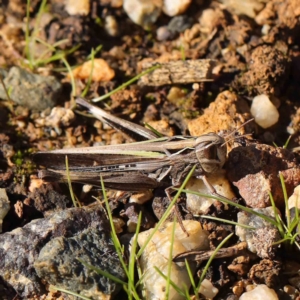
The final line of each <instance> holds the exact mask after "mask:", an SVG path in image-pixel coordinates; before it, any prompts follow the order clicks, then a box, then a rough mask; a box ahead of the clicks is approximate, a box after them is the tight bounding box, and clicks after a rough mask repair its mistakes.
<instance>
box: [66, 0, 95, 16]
mask: <svg viewBox="0 0 300 300" xmlns="http://www.w3.org/2000/svg"><path fill="white" fill-rule="evenodd" d="M65 10H66V11H67V13H68V14H69V15H70V16H74V15H82V16H87V15H88V14H89V12H90V1H89V0H81V1H78V0H65Z"/></svg>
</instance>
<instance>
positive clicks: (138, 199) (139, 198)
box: [129, 190, 153, 204]
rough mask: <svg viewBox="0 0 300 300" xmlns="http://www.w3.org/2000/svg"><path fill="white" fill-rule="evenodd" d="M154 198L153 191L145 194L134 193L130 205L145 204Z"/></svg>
mask: <svg viewBox="0 0 300 300" xmlns="http://www.w3.org/2000/svg"><path fill="white" fill-rule="evenodd" d="M152 197H153V193H152V191H151V190H147V191H145V192H143V193H134V194H132V195H131V196H130V198H129V203H137V204H144V203H146V202H147V201H149V200H150V199H151V198H152Z"/></svg>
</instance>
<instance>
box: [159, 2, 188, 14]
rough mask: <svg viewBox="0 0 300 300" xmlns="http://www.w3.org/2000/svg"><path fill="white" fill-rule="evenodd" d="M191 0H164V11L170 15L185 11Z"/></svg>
mask: <svg viewBox="0 0 300 300" xmlns="http://www.w3.org/2000/svg"><path fill="white" fill-rule="evenodd" d="M191 2H192V1H191V0H164V2H163V11H164V13H165V14H166V15H168V16H170V17H174V16H178V15H180V14H182V13H184V12H185V11H186V10H187V9H188V7H189V6H190V4H191Z"/></svg>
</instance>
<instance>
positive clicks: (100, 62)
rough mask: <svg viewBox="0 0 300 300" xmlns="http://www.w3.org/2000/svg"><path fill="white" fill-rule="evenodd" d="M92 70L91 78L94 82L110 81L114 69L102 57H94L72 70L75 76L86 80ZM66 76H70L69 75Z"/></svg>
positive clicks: (113, 75) (113, 74)
mask: <svg viewBox="0 0 300 300" xmlns="http://www.w3.org/2000/svg"><path fill="white" fill-rule="evenodd" d="M92 71H93V74H92V80H93V81H95V82H102V81H110V80H112V79H113V78H114V77H115V71H114V70H113V69H112V68H111V67H110V66H109V65H108V63H107V62H106V61H105V60H104V59H102V58H95V59H94V60H93V61H92V60H89V61H87V62H85V63H83V64H82V65H81V66H79V67H77V68H75V69H74V70H73V71H72V72H73V76H74V77H75V78H78V79H82V80H87V79H88V78H90V75H91V72H92ZM68 78H70V76H69V75H68Z"/></svg>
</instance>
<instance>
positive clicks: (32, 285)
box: [0, 207, 123, 299]
mask: <svg viewBox="0 0 300 300" xmlns="http://www.w3.org/2000/svg"><path fill="white" fill-rule="evenodd" d="M96 232H97V233H98V234H99V239H100V238H102V242H100V241H99V240H97V242H95V243H94V242H93V241H96V238H95V233H96ZM109 236H110V228H109V225H108V223H107V219H106V216H105V214H104V213H103V211H102V210H101V209H100V208H98V207H86V208H71V209H68V210H64V211H61V212H59V213H55V214H52V215H50V216H49V217H47V218H45V219H37V220H34V221H32V222H30V223H29V224H27V225H26V226H24V227H23V228H17V229H15V230H13V231H11V232H7V233H4V234H2V235H0V276H1V277H2V278H3V280H4V281H5V282H6V283H7V284H9V285H11V286H12V287H13V288H14V289H15V290H16V292H17V293H18V295H19V296H21V297H23V298H24V299H25V298H26V299H28V298H30V297H33V296H35V295H41V294H43V293H45V292H46V288H45V284H46V283H47V282H45V278H40V277H39V276H38V274H37V272H36V270H35V267H34V263H35V261H36V260H37V258H38V256H39V253H40V251H41V249H42V248H43V247H44V246H45V245H46V244H47V243H48V242H49V241H50V242H49V243H54V242H52V241H51V240H52V239H54V240H55V241H57V239H58V238H61V239H62V240H63V241H65V240H64V239H66V240H68V239H71V238H73V240H72V242H73V243H76V242H75V241H76V240H75V238H76V239H78V240H82V243H81V245H85V246H86V245H88V246H89V247H90V246H91V245H94V244H96V243H97V245H99V244H102V245H105V247H104V248H103V249H106V250H107V251H108V253H110V255H109V256H106V255H103V260H106V264H110V262H109V259H110V257H113V261H114V268H115V270H117V269H118V268H120V267H117V266H116V264H115V256H114V254H113V253H114V247H113V246H112V243H111V241H110V239H109ZM84 241H90V242H89V243H87V242H84ZM69 243H71V240H70V242H69ZM77 246H78V247H77V248H76V249H77V251H79V250H78V249H79V243H78V245H77ZM74 247H75V246H74ZM82 247H84V246H82ZM85 249H89V248H85ZM103 249H98V250H99V252H100V251H103ZM65 250H66V251H67V248H66V249H64V250H63V249H62V252H61V253H60V255H62V256H64V254H63V252H64V251H65ZM106 250H105V251H106ZM85 251H86V250H84V249H83V248H82V253H84V252H85ZM43 253H45V250H44V252H43ZM67 253H68V252H67ZM100 253H101V252H100ZM102 254H103V252H102ZM91 255H92V253H91ZM93 255H94V253H93ZM83 257H84V259H88V258H87V255H86V254H84V256H83ZM98 258H99V256H98ZM87 262H90V260H88V261H87ZM65 266H66V267H67V268H71V265H68V266H67V264H66V265H65ZM73 266H75V267H76V266H77V265H76V264H74V265H73ZM95 267H99V265H95ZM78 270H79V269H76V268H75V269H73V270H71V269H69V271H70V274H73V276H74V277H75V278H76V277H77V276H79V274H80V273H79V272H78ZM57 271H59V270H57ZM49 272H50V270H49ZM52 272H53V270H52ZM108 272H109V271H108ZM91 273H92V272H91ZM85 274H86V275H87V274H89V272H88V271H86V273H85ZM121 276H123V275H121ZM84 278H85V281H86V282H89V281H93V279H92V278H91V277H84ZM56 280H57V281H56V283H57V284H58V283H60V282H61V281H62V280H66V279H65V278H64V273H61V274H59V273H57V279H56ZM68 280H69V281H70V282H73V279H72V276H70V277H68ZM102 280H103V279H102ZM104 281H105V280H104ZM51 283H54V284H55V282H54V281H53V282H52V281H51ZM107 284H108V282H107ZM113 286H114V288H113ZM116 289H117V288H116V286H115V285H114V284H112V286H111V287H108V286H107V287H106V291H107V290H116ZM95 290H96V289H95ZM96 299H97V298H96Z"/></svg>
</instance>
